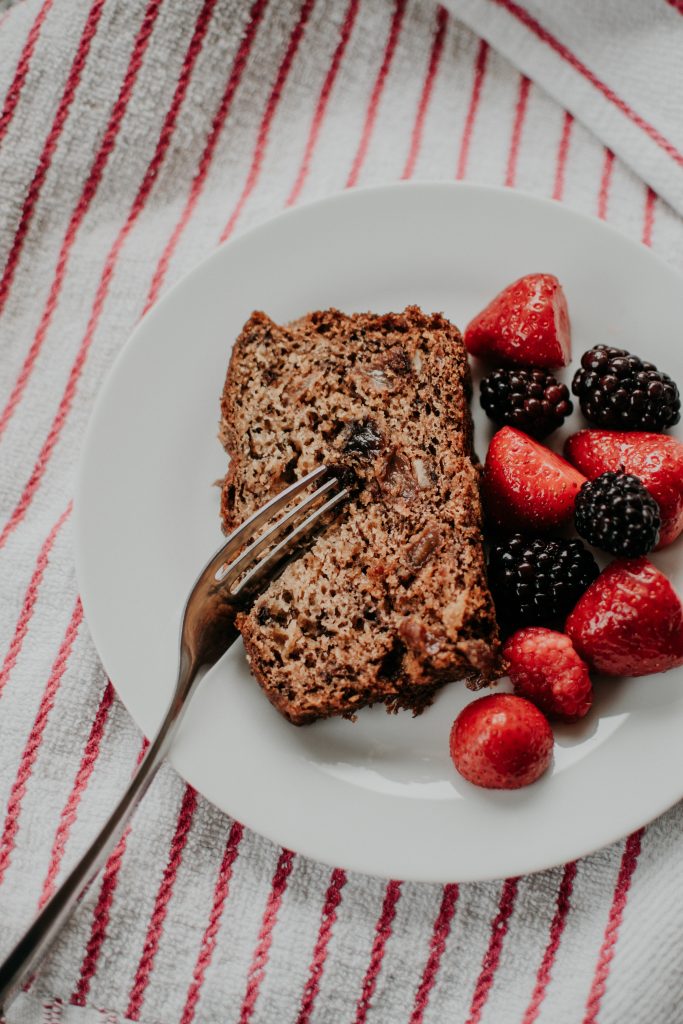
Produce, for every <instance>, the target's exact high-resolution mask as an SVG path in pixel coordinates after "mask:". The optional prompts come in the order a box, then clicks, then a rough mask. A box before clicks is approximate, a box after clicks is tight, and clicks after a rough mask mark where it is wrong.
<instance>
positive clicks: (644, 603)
mask: <svg viewBox="0 0 683 1024" xmlns="http://www.w3.org/2000/svg"><path fill="white" fill-rule="evenodd" d="M565 628H566V630H567V633H568V635H569V636H570V637H571V640H572V643H573V644H574V647H575V648H576V650H577V651H578V653H579V654H580V655H581V657H582V658H585V660H586V661H587V662H588V663H589V664H590V665H593V667H594V668H596V669H597V670H598V671H599V672H603V673H604V674H605V675H608V676H644V675H648V674H649V673H651V672H665V671H666V670H667V669H669V668H674V667H675V666H676V665H683V609H682V608H681V602H680V600H679V599H678V596H677V594H676V592H675V591H674V589H673V587H672V586H671V584H670V583H669V581H668V580H667V578H666V576H664V574H663V573H661V572H660V571H659V569H656V568H655V567H654V565H652V563H651V562H648V560H647V558H632V559H627V560H622V561H617V562H612V564H611V565H609V566H608V567H607V568H606V569H605V571H604V572H603V573H601V575H600V576H598V578H597V580H596V581H595V582H594V583H592V584H591V585H590V587H589V588H588V590H586V592H585V593H584V594H583V595H582V596H581V597H580V598H579V601H578V603H577V605H576V607H575V608H574V611H573V612H572V613H571V615H570V616H569V618H568V619H567V624H566V627H565Z"/></svg>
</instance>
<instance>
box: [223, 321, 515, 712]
mask: <svg viewBox="0 0 683 1024" xmlns="http://www.w3.org/2000/svg"><path fill="white" fill-rule="evenodd" d="M470 393H471V382H470V375H469V368H468V364H467V357H466V353H465V349H464V346H463V343H462V339H461V336H460V333H459V331H458V330H457V329H456V328H455V327H454V326H453V325H452V324H451V323H449V321H448V320H446V319H445V318H444V317H443V316H441V315H440V314H432V315H427V314H425V313H423V312H422V311H421V310H420V309H418V308H417V307H416V306H410V307H408V308H407V309H406V310H405V311H404V312H403V313H388V314H386V315H381V316H378V315H375V314H372V313H367V314H359V315H354V316H345V315H344V314H343V313H340V312H339V311H338V310H335V309H328V310H325V311H322V312H315V313H309V314H308V315H307V316H304V317H302V318H301V319H300V320H297V321H295V322H294V323H291V324H287V325H285V326H279V325H278V324H276V323H274V322H273V321H272V320H270V319H269V317H267V316H266V315H265V313H261V312H256V313H254V314H253V315H252V317H251V318H250V319H249V320H248V321H247V323H246V324H245V326H244V328H243V330H242V333H241V334H240V336H239V337H238V339H237V341H236V342H235V346H234V349H233V353H232V358H231V360H230V366H229V369H228V374H227V379H226V382H225V388H224V390H223V395H222V401H221V413H222V419H221V430H220V436H221V440H222V442H223V444H224V447H225V449H226V451H227V453H228V455H229V456H230V465H229V469H228V473H227V476H226V478H225V481H224V483H223V490H222V502H221V512H222V518H223V528H224V530H225V531H226V533H227V532H229V531H230V530H232V529H234V528H235V526H237V525H238V524H239V523H240V522H242V521H243V520H244V519H245V518H246V517H247V516H248V515H249V514H250V513H252V512H253V511H254V510H255V509H256V508H258V507H259V506H260V505H262V504H263V502H264V501H265V500H266V499H267V498H268V497H270V496H272V495H273V494H275V493H276V492H278V491H280V490H282V488H283V487H284V486H286V485H287V484H289V483H292V482H293V481H294V480H296V479H297V478H299V477H301V476H303V475H304V474H305V473H307V472H309V471H310V470H312V469H314V468H315V467H316V466H317V465H319V464H320V463H322V462H325V463H327V464H339V463H342V464H345V465H348V466H351V467H352V468H353V469H354V471H355V473H356V477H357V479H358V480H359V482H360V487H359V488H358V491H357V494H356V495H355V497H354V498H353V499H352V500H350V501H349V502H348V504H347V505H346V506H345V507H344V509H343V510H342V512H341V513H340V514H339V516H338V517H337V518H336V519H335V520H334V521H333V522H332V523H331V525H330V526H329V527H328V528H327V529H326V530H325V531H324V532H323V533H321V534H319V535H318V537H317V538H316V539H315V541H314V542H313V544H312V546H311V547H310V548H309V549H308V550H306V551H305V552H304V553H303V554H302V555H301V556H300V557H298V558H297V559H296V560H295V561H293V562H292V563H290V564H289V565H288V566H287V568H286V569H285V571H284V572H283V574H282V575H281V576H280V578H279V579H277V580H276V581H275V582H273V583H272V584H271V585H270V586H269V588H268V589H267V590H266V592H265V593H264V594H263V595H262V596H261V597H260V598H259V600H258V601H257V602H256V603H255V605H254V606H253V608H252V609H251V610H250V611H249V613H248V614H244V615H241V616H240V617H239V619H238V626H239V629H240V631H241V633H242V637H243V640H244V645H245V648H246V651H247V657H248V659H249V663H250V666H251V670H252V672H253V673H254V675H255V676H256V678H257V679H258V681H259V683H260V684H261V686H262V687H263V689H264V691H265V693H266V695H267V696H268V698H269V700H270V701H271V702H272V703H273V704H274V705H275V707H276V708H277V709H278V710H279V711H281V712H282V714H283V715H285V716H286V717H287V718H288V719H289V720H290V721H291V722H294V723H295V724H297V725H302V724H304V723H306V722H311V721H314V720H315V719H318V718H327V717H329V716H331V715H352V714H354V712H356V711H358V710H359V708H362V707H363V706H365V705H368V704H373V703H375V702H377V701H383V702H384V703H385V704H386V705H387V707H388V708H389V709H390V710H395V709H397V708H399V707H407V708H412V709H413V710H414V711H415V712H418V711H420V710H421V709H423V708H424V707H425V706H426V705H427V704H429V703H430V701H431V700H432V697H433V695H434V691H435V690H436V688H437V687H438V686H440V685H441V684H443V683H444V682H447V681H449V680H456V679H465V680H467V681H468V682H469V683H470V684H474V685H480V684H482V683H483V682H484V681H487V680H491V679H493V678H495V677H497V676H498V675H500V674H501V655H500V642H499V636H498V628H497V625H496V619H495V613H494V608H493V602H492V600H491V596H490V594H489V591H488V587H487V583H486V576H485V563H484V556H483V551H482V536H481V508H480V502H479V491H478V470H477V468H476V467H475V465H474V464H473V453H472V422H471V418H470V411H469V404H468V400H469V397H470Z"/></svg>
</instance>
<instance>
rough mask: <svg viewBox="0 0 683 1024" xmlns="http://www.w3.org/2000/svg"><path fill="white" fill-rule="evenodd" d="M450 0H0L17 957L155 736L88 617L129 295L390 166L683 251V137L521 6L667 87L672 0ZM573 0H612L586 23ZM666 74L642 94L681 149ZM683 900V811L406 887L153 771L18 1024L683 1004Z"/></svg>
mask: <svg viewBox="0 0 683 1024" xmlns="http://www.w3.org/2000/svg"><path fill="white" fill-rule="evenodd" d="M644 6H647V8H648V11H650V10H651V11H652V16H651V18H649V20H647V21H646V22H645V19H638V18H637V17H636V16H635V14H634V13H633V12H634V11H635V9H636V8H640V9H641V10H643V9H644ZM448 7H449V10H446V9H445V8H444V7H440V6H437V5H436V4H434V3H433V2H432V0H391V2H389V0H387V2H384V0H250V2H240V0H23V2H20V3H18V4H16V5H14V6H13V7H11V8H10V9H9V10H7V11H5V12H4V13H3V14H1V15H0V55H1V58H0V214H1V216H0V317H1V321H0V322H1V327H0V332H1V333H0V337H1V344H2V356H1V358H0V579H2V587H1V588H0V956H2V955H4V954H5V953H6V952H7V951H8V950H9V949H10V947H11V946H12V944H13V942H14V941H15V940H16V938H17V937H18V935H19V934H20V933H21V931H22V930H23V929H24V928H25V927H26V926H27V924H28V923H29V921H30V920H31V918H32V916H33V914H34V913H35V911H36V909H37V908H38V907H39V906H40V905H41V904H42V903H43V902H44V901H45V900H46V899H47V898H48V897H49V895H50V893H51V892H52V891H53V889H54V887H55V885H56V884H58V883H59V880H60V879H61V878H62V877H63V876H64V873H65V872H66V870H67V869H68V867H69V866H70V865H71V864H73V863H74V861H75V860H76V858H77V856H78V854H79V852H80V851H81V850H83V848H84V847H85V846H86V844H87V843H88V841H89V839H90V837H91V836H92V835H93V833H94V831H95V830H96V828H97V826H98V825H99V824H100V823H101V822H102V821H103V820H104V818H105V816H106V814H107V811H108V809H109V808H111V807H112V805H113V803H114V801H115V799H116V797H117V795H118V794H119V793H120V792H121V791H122V790H123V788H124V786H125V785H126V782H127V780H128V778H129V777H130V773H131V771H132V770H133V768H134V766H135V764H136V762H137V759H138V757H139V756H140V752H141V745H142V737H141V735H140V734H139V732H138V730H137V729H136V727H135V725H134V723H132V722H131V720H130V718H129V716H128V715H127V713H126V711H125V710H124V708H123V707H122V705H121V704H120V703H119V701H118V700H117V698H116V696H115V694H114V691H113V688H112V686H111V684H110V683H109V682H108V680H107V679H106V677H105V674H104V672H103V669H102V667H101V666H100V664H99V662H98V658H97V654H96V652H95V650H94V647H93V644H92V642H91V640H90V637H89V635H88V630H87V627H86V625H85V623H84V621H83V613H82V608H81V604H80V601H79V598H78V593H77V588H76V583H75V577H74V568H73V546H72V545H73V538H72V522H71V500H72V494H73V487H74V476H75V469H76V465H77V462H78V458H79V454H80V447H81V441H82V438H83V434H84V430H85V427H86V424H87V421H88V417H89V415H90V412H91V410H92V407H93V403H94V401H95V399H96V396H97V393H98V390H99V388H100V387H101V385H102V382H103V380H104V378H105V376H106V374H107V371H108V369H109V368H110V366H111V364H112V362H113V360H114V358H115V357H116V355H117V353H118V352H119V350H120V349H121V346H122V345H123V344H124V342H125V340H126V338H127V336H128V335H129V333H130V331H131V330H132V328H133V327H134V326H135V324H136V323H137V321H138V320H139V318H140V316H141V315H142V313H143V311H144V310H145V309H146V308H147V307H148V306H149V305H150V304H151V303H152V302H154V301H155V300H156V299H157V298H158V297H159V296H160V295H162V294H163V292H164V291H165V289H167V288H168V287H169V285H171V284H172V283H173V282H174V281H176V280H178V278H179V277H180V276H182V275H183V274H184V273H185V272H187V271H188V270H189V269H190V268H192V267H194V266H195V265H196V264H197V263H198V262H199V261H200V260H201V259H202V258H203V257H204V256H205V255H207V254H208V253H210V252H211V251H212V249H213V248H214V247H215V246H216V245H217V244H218V243H219V240H220V239H222V238H226V237H230V236H231V235H233V234H236V233H238V232H241V231H243V230H244V229H246V228H248V227H249V226H251V225H254V224H257V223H259V222H262V221H264V220H265V219H266V218H268V217H269V216H271V215H272V214H274V213H277V212H279V211H280V210H282V209H283V208H284V207H286V206H287V205H288V204H292V203H300V202H304V201H307V200H311V199H314V198H316V197H320V196H325V195H328V194H330V193H332V192H334V191H336V190H339V189H343V188H346V187H352V186H354V185H366V184H371V183H379V182H386V181H395V180H398V179H401V178H414V179H421V178H422V179H443V180H453V179H456V178H457V179H461V180H467V181H477V182H488V183H493V184H497V185H506V186H508V187H510V188H522V189H525V190H527V191H529V192H532V193H534V194H536V195H539V196H545V197H552V198H554V199H556V200H557V201H561V202H564V203H566V204H568V205H569V206H570V207H572V208H573V209H576V210H581V211H584V212H586V213H589V214H592V215H595V216H597V217H600V218H603V219H605V220H607V221H608V222H609V223H611V224H613V225H614V226H615V227H617V228H618V229H620V230H621V231H622V232H624V233H625V234H626V235H628V236H630V237H631V238H634V239H637V240H640V241H642V242H643V243H644V244H646V245H649V246H652V247H653V249H654V250H655V251H656V252H658V253H659V254H660V255H662V256H663V257H664V258H665V259H667V260H668V261H670V262H671V263H672V264H673V265H676V266H678V267H680V266H681V265H682V264H683V224H682V222H681V218H680V216H679V213H677V212H676V209H675V208H676V207H678V209H679V211H680V210H681V209H683V203H682V197H681V168H680V161H679V160H678V158H677V157H676V156H675V155H674V154H672V153H671V152H669V153H667V151H666V148H665V149H662V146H661V145H659V143H657V142H656V140H653V138H652V134H651V132H650V133H649V132H648V130H647V129H646V128H644V127H643V126H642V125H640V126H639V125H638V124H635V125H634V122H633V119H632V118H630V117H629V116H627V115H625V114H624V111H623V109H620V107H619V104H616V105H615V104H614V102H612V101H611V100H609V98H608V99H605V94H604V90H602V91H601V90H600V88H598V87H597V86H595V84H594V83H593V84H591V82H590V81H588V84H586V82H587V80H586V78H585V75H582V74H580V73H578V72H577V70H576V67H573V69H572V71H571V74H570V73H569V72H566V71H564V72H563V71H562V70H561V68H562V63H563V62H564V63H565V64H566V60H565V58H564V57H563V55H562V53H559V52H558V51H557V48H556V47H555V48H554V47H553V45H552V44H550V43H549V42H548V40H547V38H545V42H544V37H543V36H542V34H541V35H539V33H538V31H537V30H536V29H535V28H533V27H532V28H530V27H529V26H530V21H529V19H531V20H532V21H533V22H534V24H535V25H538V24H541V22H542V19H543V18H544V17H546V16H547V17H548V18H550V15H551V7H552V23H550V22H548V23H547V25H546V28H547V30H548V32H551V30H552V32H551V34H552V38H553V39H555V40H556V41H557V40H560V41H561V42H562V41H563V42H562V45H564V46H565V47H566V48H568V49H570V50H572V51H576V54H577V59H580V60H581V61H582V62H583V63H584V64H585V65H586V66H587V62H591V67H592V70H593V72H594V77H595V76H598V73H599V77H600V81H604V82H609V83H611V84H610V85H609V86H608V87H609V89H610V90H614V89H615V88H617V87H618V84H619V76H620V75H623V71H624V69H623V68H621V69H620V68H619V67H617V66H616V65H615V57H614V53H615V52H617V53H618V54H619V55H620V57H623V58H624V60H623V64H624V66H627V67H628V69H629V70H630V73H631V77H630V79H629V81H628V90H629V92H628V96H627V97H626V99H625V100H624V102H626V101H628V106H629V109H631V108H632V109H634V110H640V109H641V108H640V107H639V106H638V104H639V101H640V98H642V109H643V110H644V111H646V112H648V111H650V107H651V105H652V102H653V101H652V96H653V93H654V91H655V85H654V84H653V80H654V79H655V78H656V77H657V72H658V71H659V72H661V74H660V75H659V80H660V85H661V79H662V75H663V76H664V82H665V85H666V84H667V82H666V76H667V75H673V72H672V71H671V69H670V66H669V65H670V58H671V53H672V52H677V54H678V55H679V57H680V53H681V48H682V47H683V11H682V10H681V4H680V3H677V2H674V0H670V2H666V0H652V3H651V4H649V5H642V4H639V3H636V2H635V0H632V2H630V3H624V4H623V5H619V4H616V2H613V3H611V4H609V5H608V4H605V5H589V4H588V3H587V2H584V3H582V4H580V5H579V4H571V5H568V4H565V5H550V4H543V3H542V2H541V0H536V2H535V3H533V4H531V3H530V4H528V5H527V7H521V6H519V5H514V4H512V3H502V2H497V0H495V2H494V0H451V2H449V5H448ZM560 7H561V8H563V9H564V10H563V14H566V12H567V9H568V8H571V9H572V10H575V11H576V16H577V18H578V16H579V14H580V15H581V17H582V18H583V19H584V20H585V22H587V23H588V24H590V23H591V19H592V18H593V14H594V12H595V19H596V24H597V28H596V31H595V36H594V38H593V40H592V41H591V40H590V39H587V37H588V36H589V35H590V34H591V33H590V32H589V30H588V29H587V28H586V26H585V25H584V27H583V29H581V30H580V29H579V28H577V23H576V21H574V22H572V19H571V18H568V19H567V18H566V17H564V16H563V17H560V12H559V10H558V9H559V8H560ZM603 7H604V10H603ZM579 8H580V10H579ZM598 8H599V9H600V13H597V11H596V9H598ZM617 8H621V9H622V10H623V9H628V10H629V11H630V12H631V15H632V17H631V18H630V19H629V18H623V19H622V18H619V17H618V13H619V12H618V11H617V10H616V9H617ZM607 9H609V11H611V12H612V22H611V30H612V32H613V38H612V43H611V47H612V48H611V49H610V50H609V53H606V54H605V56H604V62H605V68H604V69H601V68H600V67H598V65H597V62H598V60H599V58H600V52H599V46H598V45H597V43H596V42H595V40H596V39H599V38H602V37H601V36H600V32H602V31H603V30H604V25H605V19H606V18H607V17H608V10H607ZM520 12H521V13H520ZM525 12H526V13H525ZM615 13H616V15H617V16H616V17H615ZM662 25H664V26H665V35H666V37H667V40H666V50H665V52H664V51H663V56H662V61H661V66H660V67H659V68H654V69H653V68H650V67H648V65H647V60H649V59H650V57H651V55H652V49H651V48H650V42H651V35H649V34H648V33H650V31H652V32H654V31H655V28H656V30H657V33H659V31H660V27H661V26H662ZM520 26H521V27H520ZM598 29H600V32H599V31H598ZM620 32H621V34H620ZM546 36H547V33H546ZM527 37H528V38H527ZM531 37H533V40H532V39H531ZM641 37H642V40H644V42H643V48H641ZM657 38H658V39H661V38H662V37H661V35H660V34H657ZM530 40H531V41H530ZM646 42H647V45H645V43H646ZM544 46H545V48H546V50H547V51H548V52H544V51H543V47H544ZM676 46H677V48H678V49H677V51H676V50H675V47H676ZM586 48H587V49H586ZM617 63H618V61H617ZM677 67H678V78H679V79H680V64H678V65H677ZM553 69H554V70H553ZM622 80H623V79H622ZM679 86H680V81H678V82H676V81H674V80H671V81H670V82H668V87H667V91H668V98H669V99H668V106H667V108H666V110H665V111H662V112H661V116H660V114H659V113H657V111H650V113H651V114H652V119H653V120H652V124H653V125H655V127H656V131H657V133H658V135H662V136H663V135H664V134H667V133H669V131H671V133H672V136H671V146H672V147H673V150H674V151H675V153H677V152H678V149H679V148H680V147H681V136H680V133H679V135H678V139H676V138H675V131H676V123H675V121H676V118H677V117H678V118H679V119H680V116H681V115H680V109H681V106H680V96H679V95H678V94H679V93H680V88H679ZM589 87H590V88H589ZM590 89H592V90H593V95H592V98H591V93H590ZM587 90H588V92H587ZM639 90H640V92H639ZM600 96H602V99H600ZM591 104H593V106H591ZM615 111H616V113H615ZM642 118H644V119H645V120H647V122H648V124H650V120H651V119H650V114H648V116H647V117H646V116H645V114H643V115H642ZM642 118H641V119H642ZM678 128H680V123H678ZM634 133H635V134H634ZM616 154H618V155H616ZM662 154H663V155H662ZM667 161H668V163H667ZM669 204H673V206H672V205H669ZM672 343H673V339H672ZM571 813H572V814H575V815H576V816H577V817H578V816H580V814H581V808H580V807H576V808H572V809H571ZM682 899H683V813H682V811H681V808H680V807H677V808H674V809H673V810H671V811H670V812H669V813H668V814H666V815H664V816H663V817H662V818H660V819H658V820H657V821H656V822H654V823H653V824H652V825H650V826H649V827H647V828H645V829H644V830H641V831H639V832H637V833H635V834H634V835H631V836H629V837H627V838H626V839H625V840H623V841H622V842H619V843H617V844H615V845H614V846H612V847H610V848H608V849H605V850H602V851H600V852H599V853H596V854H595V855H593V856H590V857H587V858H585V859H583V860H581V861H580V862H578V863H570V864H567V865H564V866H561V867H559V868H557V869H555V870H551V871H547V872H544V873H541V874H538V875H534V876H530V877H526V878H520V879H507V880H505V879H503V880H500V881H498V882H491V883H485V884H467V885H460V886H457V885H448V886H446V887H442V886H436V885H423V884H419V885H418V884H413V883H410V882H402V881H400V880H394V881H391V882H389V883H387V882H385V881H381V880H378V879H374V878H369V877H363V876H360V875H351V874H348V875H347V874H346V873H345V872H344V871H343V870H341V869H336V870H333V869H330V868H328V867H326V866H323V865H320V864H317V863H313V862H311V861H308V860H306V859H305V858H303V857H301V856H297V855H296V853H293V852H290V851H287V850H281V849H279V848H277V847H276V846H274V845H273V844H272V843H270V842H268V841H266V840H265V839H263V838H261V837H259V836H258V835H255V834H252V833H250V832H249V831H247V830H245V829H243V828H242V827H241V825H240V824H239V823H238V822H235V821H232V820H230V819H229V818H227V817H225V816H224V815H222V814H221V813H219V812H218V811H217V810H216V809H215V808H213V807H212V806H211V805H209V804H208V802H206V801H205V800H204V799H202V798H201V797H200V796H199V795H197V794H196V793H195V792H194V791H193V790H192V789H190V788H188V787H187V786H186V785H185V784H184V783H183V782H182V780H181V779H179V778H178V777H177V775H176V774H175V773H174V772H173V771H172V770H171V769H170V768H164V769H162V771H161V773H160V775H159V777H158V779H157V780H156V781H155V783H154V786H153V788H152V790H151V792H150V794H149V796H148V798H147V800H146V803H145V806H144V810H143V811H142V813H140V814H138V815H137V817H136V818H135V819H134V822H133V824H132V827H131V828H130V829H129V830H128V832H127V833H126V835H125V836H124V838H123V840H122V841H121V842H120V844H119V846H118V848H117V849H116V851H115V853H114V854H113V855H112V857H111V858H110V860H109V862H108V864H107V866H106V869H105V871H104V873H103V875H102V876H100V878H99V879H98V880H97V882H96V883H95V884H94V885H93V886H92V887H91V888H90V890H89V891H88V893H87V895H86V896H85V898H84V899H83V901H82V903H81V906H80V908H79V910H78V912H77V913H76V915H75V916H74V918H73V919H72V920H71V922H70V923H69V925H68V927H67V928H66V929H65V930H64V933H63V935H62V936H61V937H60V939H59V941H58V942H57V944H56V946H55V947H54V951H53V953H52V955H51V956H50V958H49V959H48V961H46V963H45V964H44V966H43V967H42V969H41V971H40V972H39V974H38V976H37V977H36V979H35V980H34V982H33V985H32V986H31V988H30V991H28V992H26V993H24V994H22V996H21V997H20V998H19V999H18V1000H17V1002H16V1003H15V1004H14V1005H13V1006H12V1007H11V1009H10V1012H9V1017H8V1020H9V1021H10V1022H11V1024H35V1022H39V1021H40V1022H44V1024H48V1022H58V1021H63V1022H69V1024H71V1022H73V1024H91V1022H96V1021H102V1022H108V1024H114V1022H119V1021H123V1020H134V1021H142V1022H148V1024H157V1022H158V1024H192V1022H193V1021H197V1022H209V1024H213V1022H219V1021H220V1022H221V1024H248V1022H250V1024H366V1022H367V1024H442V1022H445V1021H449V1022H451V1024H533V1022H536V1021H538V1022H539V1024H597V1022H599V1024H641V1022H643V1021H648V1024H672V1022H675V1021H676V1020H679V1019H680V1014H681V1006H682V1005H683V966H682V961H681V957H680V956H679V955H678V953H679V952H680V950H681V948H683V915H681V913H680V906H681V900H682Z"/></svg>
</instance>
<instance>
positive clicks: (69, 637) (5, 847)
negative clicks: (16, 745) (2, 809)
mask: <svg viewBox="0 0 683 1024" xmlns="http://www.w3.org/2000/svg"><path fill="white" fill-rule="evenodd" d="M82 620H83V608H82V606H81V601H80V598H76V604H75V606H74V610H73V612H72V615H71V619H70V621H69V625H68V626H67V629H66V633H65V634H64V639H63V640H62V643H61V645H60V648H59V651H58V653H57V657H56V658H55V661H54V664H53V666H52V671H51V672H50V676H49V678H48V681H47V685H46V687H45V691H44V693H43V696H42V699H41V702H40V707H39V708H38V713H37V714H36V717H35V719H34V722H33V726H32V728H31V732H30V733H29V737H28V739H27V741H26V745H25V747H24V751H23V753H22V755H21V761H20V762H19V768H18V770H17V774H16V777H15V779H14V783H13V785H12V789H11V792H10V796H9V800H8V802H7V813H6V816H5V824H4V827H3V830H2V836H1V837H0V884H2V882H3V880H4V877H5V873H6V871H7V868H8V867H9V863H10V859H11V856H12V851H13V850H14V845H15V840H16V836H17V830H18V828H19V817H20V815H21V806H22V802H23V799H24V796H25V795H26V789H27V787H28V783H29V779H30V778H31V772H32V771H33V766H34V764H35V762H36V758H37V757H38V750H39V749H40V744H41V743H42V740H43V736H44V734H45V728H46V726H47V723H48V719H49V717H50V712H51V711H52V708H53V707H54V703H55V697H56V696H57V691H58V690H59V684H60V683H61V681H62V677H63V675H64V672H65V671H66V666H67V664H68V661H69V656H70V654H71V649H72V647H73V645H74V641H75V639H76V636H77V634H78V630H79V627H80V625H81V622H82Z"/></svg>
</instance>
